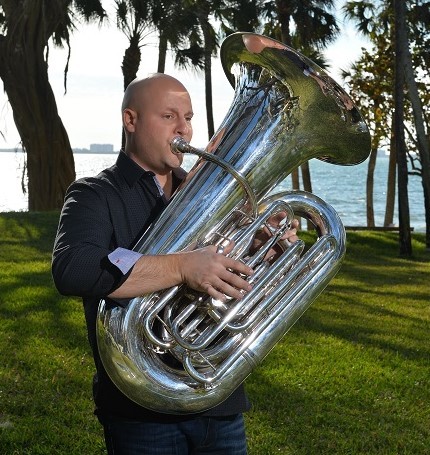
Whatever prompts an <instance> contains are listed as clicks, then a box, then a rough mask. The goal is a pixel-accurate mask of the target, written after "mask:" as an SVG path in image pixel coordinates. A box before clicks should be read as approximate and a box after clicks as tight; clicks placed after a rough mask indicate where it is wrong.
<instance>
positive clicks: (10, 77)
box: [0, 0, 105, 211]
mask: <svg viewBox="0 0 430 455" xmlns="http://www.w3.org/2000/svg"><path fill="white" fill-rule="evenodd" d="M104 17H105V11H104V9H103V8H102V5H101V2H100V1H99V0H91V1H84V0H74V1H72V0H69V1H65V0H50V1H47V0H0V77H1V79H2V81H3V85H4V90H5V91H6V93H7V96H8V98H9V102H10V104H11V107H12V110H13V117H14V120H15V124H16V128H17V130H18V133H19V135H20V137H21V142H22V146H23V149H24V150H25V151H26V154H27V155H26V156H27V176H28V208H29V210H32V211H35V210H42V211H44V210H55V209H58V208H60V207H61V206H62V204H63V199H64V193H65V191H66V189H67V187H68V186H69V184H70V183H71V182H72V181H73V180H74V179H75V169H74V160H73V152H72V149H71V146H70V143H69V139H68V136H67V132H66V130H65V128H64V125H63V123H62V121H61V118H60V116H59V114H58V110H57V104H56V101H55V96H54V93H53V91H52V88H51V85H50V83H49V78H48V55H49V52H48V51H49V45H48V43H49V41H50V40H52V42H53V44H54V45H56V46H63V45H66V46H67V47H68V48H69V56H70V33H71V31H72V30H73V29H74V28H75V27H76V24H75V22H74V21H76V20H77V19H78V18H81V19H83V20H85V21H90V20H95V19H98V20H102V19H103V18H104ZM65 74H67V67H66V70H65Z"/></svg>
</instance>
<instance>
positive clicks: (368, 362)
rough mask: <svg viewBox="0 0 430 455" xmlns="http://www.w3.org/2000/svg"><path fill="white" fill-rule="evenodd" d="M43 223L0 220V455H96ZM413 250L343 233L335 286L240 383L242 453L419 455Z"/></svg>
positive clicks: (422, 391)
mask: <svg viewBox="0 0 430 455" xmlns="http://www.w3.org/2000/svg"><path fill="white" fill-rule="evenodd" d="M57 219H58V214H57V213H48V214H42V213H2V214H0V246H1V248H0V283H1V285H0V356H1V357H0V359H1V360H0V454H2V455H3V454H5V455H6V454H7V455H9V454H20V455H22V454H31V455H36V454H47V455H52V454H67V455H72V454H79V455H91V454H103V453H104V446H103V440H102V433H101V428H100V426H99V425H98V423H97V421H96V419H95V417H94V416H93V414H92V412H93V404H92V399H91V380H92V374H93V364H92V358H91V354H90V351H89V346H88V343H87V338H86V330H85V324H84V316H83V311H82V308H81V304H80V301H79V299H75V298H66V297H61V296H60V295H58V293H57V291H56V290H55V288H54V287H53V283H52V279H51V275H50V256H51V248H52V242H53V238H54V235H55V229H56V224H57ZM303 237H304V238H305V239H306V238H307V234H306V233H305V234H303ZM413 248H414V258H413V259H404V258H399V256H398V241H397V234H396V233H393V232H367V231H363V232H350V233H348V252H347V257H346V260H345V262H344V265H343V267H342V269H341V271H340V272H339V274H338V275H337V277H336V278H335V279H334V280H333V281H332V282H331V284H330V285H329V287H328V288H327V289H326V290H325V291H324V293H323V294H322V295H321V296H320V297H319V299H318V300H317V302H316V303H314V305H313V306H312V307H311V308H310V309H309V310H308V311H307V313H306V314H305V315H304V316H303V317H302V318H301V319H300V320H299V322H298V323H297V324H296V325H295V326H294V327H293V328H292V329H291V331H290V332H289V333H288V334H287V335H286V336H285V338H284V339H283V341H282V342H281V343H279V344H278V345H277V346H276V347H275V348H274V350H273V351H272V353H271V354H270V355H269V356H268V357H267V358H266V359H265V361H264V362H263V364H262V365H261V366H260V367H259V368H258V369H257V370H255V371H254V372H253V374H252V375H251V376H250V377H249V378H248V380H247V381H246V386H247V390H248V393H249V395H250V398H251V401H252V403H253V410H252V411H251V412H249V413H248V414H247V416H246V419H247V429H248V436H249V455H263V454H268V455H272V454H303V455H305V454H306V455H309V454H378V455H379V454H428V453H430V341H429V334H430V287H429V281H430V279H429V278H430V276H429V275H430V274H429V272H430V254H429V253H426V252H425V244H424V235H421V234H417V233H414V234H413Z"/></svg>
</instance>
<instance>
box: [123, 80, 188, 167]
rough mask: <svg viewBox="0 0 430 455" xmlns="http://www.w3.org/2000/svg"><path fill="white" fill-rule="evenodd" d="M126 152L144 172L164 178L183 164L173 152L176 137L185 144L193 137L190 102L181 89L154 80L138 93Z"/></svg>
mask: <svg viewBox="0 0 430 455" xmlns="http://www.w3.org/2000/svg"><path fill="white" fill-rule="evenodd" d="M130 115H134V120H133V124H132V126H130V128H131V129H132V130H131V132H132V136H131V144H130V145H131V147H130V150H128V152H129V153H130V156H131V157H132V159H134V160H135V161H136V162H137V163H138V164H140V165H141V166H142V167H143V168H144V169H146V170H151V171H153V172H155V173H156V174H159V175H164V174H166V173H168V172H170V171H171V170H172V169H174V168H176V167H178V166H180V165H181V164H182V159H183V156H182V154H179V155H176V154H174V153H172V151H171V148H170V143H171V141H172V139H173V138H174V137H175V136H182V137H183V138H184V139H185V140H186V141H187V142H189V141H190V140H191V137H192V132H193V130H192V126H191V119H192V116H193V111H192V105H191V100H190V96H189V94H188V92H187V91H186V90H185V89H184V87H183V86H182V85H181V84H180V83H179V82H177V81H175V80H170V79H155V80H154V81H151V83H150V84H148V85H147V86H145V87H144V89H143V90H142V91H141V92H140V93H139V94H138V96H137V100H136V102H135V110H134V109H133V110H132V111H131V114H130Z"/></svg>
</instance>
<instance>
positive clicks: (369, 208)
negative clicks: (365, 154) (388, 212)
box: [366, 147, 378, 227]
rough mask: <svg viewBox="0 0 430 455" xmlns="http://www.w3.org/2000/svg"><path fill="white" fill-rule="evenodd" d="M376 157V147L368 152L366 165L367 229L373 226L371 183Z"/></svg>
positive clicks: (373, 212) (373, 213)
mask: <svg viewBox="0 0 430 455" xmlns="http://www.w3.org/2000/svg"><path fill="white" fill-rule="evenodd" d="M377 155H378V149H377V147H372V150H371V151H370V157H369V163H368V165H367V178H366V219H367V226H368V227H374V226H375V211H374V208H373V183H374V175H375V166H376V157H377Z"/></svg>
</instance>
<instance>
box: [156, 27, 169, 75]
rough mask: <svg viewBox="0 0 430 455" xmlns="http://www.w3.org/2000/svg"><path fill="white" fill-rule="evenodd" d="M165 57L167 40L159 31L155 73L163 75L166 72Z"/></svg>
mask: <svg viewBox="0 0 430 455" xmlns="http://www.w3.org/2000/svg"><path fill="white" fill-rule="evenodd" d="M166 55H167V38H166V35H165V34H163V32H162V31H160V38H159V43H158V66H157V73H164V71H165V70H166Z"/></svg>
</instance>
